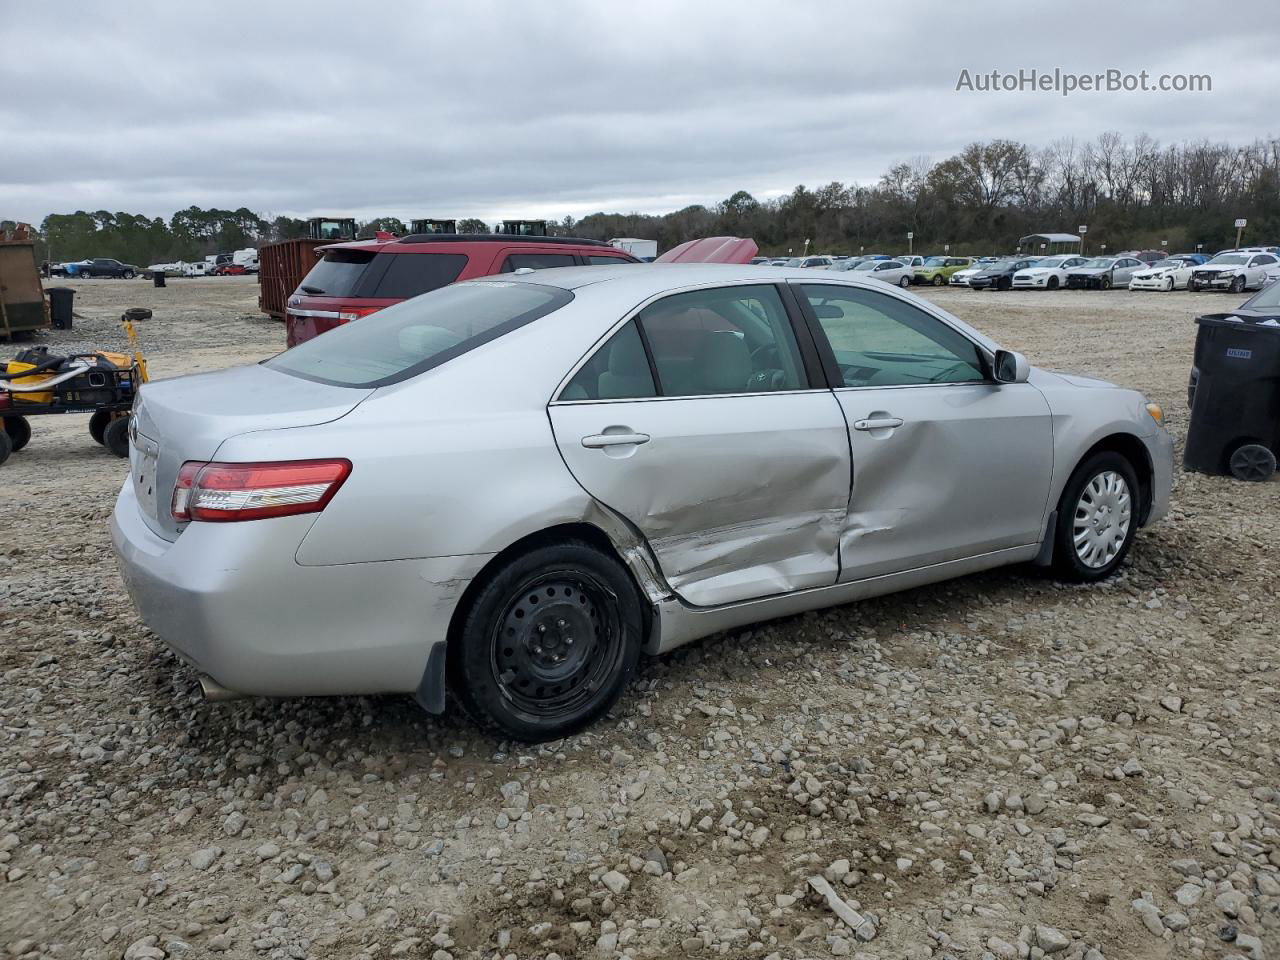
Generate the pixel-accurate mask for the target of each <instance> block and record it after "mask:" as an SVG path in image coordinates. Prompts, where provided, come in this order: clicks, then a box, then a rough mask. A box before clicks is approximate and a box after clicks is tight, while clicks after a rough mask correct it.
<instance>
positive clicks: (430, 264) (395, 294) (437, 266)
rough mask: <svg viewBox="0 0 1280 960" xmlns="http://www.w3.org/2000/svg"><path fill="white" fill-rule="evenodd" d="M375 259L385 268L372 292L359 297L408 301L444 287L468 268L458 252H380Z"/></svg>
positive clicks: (464, 256)
mask: <svg viewBox="0 0 1280 960" xmlns="http://www.w3.org/2000/svg"><path fill="white" fill-rule="evenodd" d="M378 259H379V261H380V262H382V261H385V262H386V269H385V270H384V271H383V272H382V276H381V277H380V278H379V279H378V281H377V284H376V286H375V287H374V288H373V290H372V291H371V292H369V293H361V294H360V295H361V296H366V297H387V298H389V299H395V300H408V299H409V298H410V297H416V296H419V295H420V294H423V293H430V292H431V291H432V290H438V289H440V288H441V287H447V286H448V285H449V284H451V283H453V281H455V280H457V279H458V276H459V275H460V274H461V273H462V270H463V268H464V267H466V265H467V257H466V255H465V254H461V253H383V254H379V255H378ZM374 270H375V271H376V270H377V267H376V266H375V267H374Z"/></svg>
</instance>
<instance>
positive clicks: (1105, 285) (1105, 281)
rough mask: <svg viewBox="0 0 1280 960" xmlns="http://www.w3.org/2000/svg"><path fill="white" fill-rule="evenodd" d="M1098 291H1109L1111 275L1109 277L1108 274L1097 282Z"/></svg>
mask: <svg viewBox="0 0 1280 960" xmlns="http://www.w3.org/2000/svg"><path fill="white" fill-rule="evenodd" d="M1098 289H1099V290H1110V289H1111V275H1110V274H1107V275H1106V276H1104V277H1103V278H1102V279H1101V280H1099V281H1098Z"/></svg>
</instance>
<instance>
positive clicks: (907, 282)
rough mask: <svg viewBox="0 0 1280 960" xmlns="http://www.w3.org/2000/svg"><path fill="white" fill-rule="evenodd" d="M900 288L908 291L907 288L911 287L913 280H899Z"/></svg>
mask: <svg viewBox="0 0 1280 960" xmlns="http://www.w3.org/2000/svg"><path fill="white" fill-rule="evenodd" d="M898 286H900V287H901V288H902V289H903V290H905V289H907V287H909V286H911V278H910V277H902V278H901V279H900V280H898Z"/></svg>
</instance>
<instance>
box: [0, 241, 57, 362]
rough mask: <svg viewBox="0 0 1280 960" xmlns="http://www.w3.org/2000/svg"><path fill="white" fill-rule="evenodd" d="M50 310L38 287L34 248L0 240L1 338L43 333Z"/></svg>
mask: <svg viewBox="0 0 1280 960" xmlns="http://www.w3.org/2000/svg"><path fill="white" fill-rule="evenodd" d="M48 326H49V307H48V305H47V304H46V302H45V298H44V289H43V288H42V286H41V284H40V268H39V266H38V265H37V263H36V247H35V244H34V243H32V242H31V241H30V240H0V336H3V337H7V338H8V339H10V340H12V339H13V338H14V335H15V334H26V333H28V332H29V331H33V330H44V329H47V328H48Z"/></svg>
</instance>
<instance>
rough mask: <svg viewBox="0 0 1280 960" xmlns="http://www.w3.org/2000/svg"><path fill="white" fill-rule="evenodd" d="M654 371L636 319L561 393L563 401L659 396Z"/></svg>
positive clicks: (602, 348) (610, 339)
mask: <svg viewBox="0 0 1280 960" xmlns="http://www.w3.org/2000/svg"><path fill="white" fill-rule="evenodd" d="M657 395H658V391H657V389H656V388H655V387H654V385H653V373H652V372H651V371H650V369H649V361H648V359H647V358H646V357H645V353H644V343H643V342H641V340H640V331H639V330H637V329H636V322H635V321H634V320H632V321H630V322H628V323H627V325H626V326H625V327H623V328H622V329H621V330H619V331H618V332H617V333H615V334H614V335H613V336H612V337H610V338H609V341H608V342H607V343H606V344H605V345H604V346H603V347H601V348H600V349H599V350H597V351H596V352H595V353H594V354H593V355H592V357H591V359H590V360H588V361H587V362H586V363H585V364H584V365H583V366H582V367H580V368H579V370H578V372H577V373H575V374H574V375H573V379H572V380H570V381H569V383H568V384H567V385H566V386H565V388H564V390H562V391H561V392H560V399H561V400H619V399H630V398H643V397H655V396H657Z"/></svg>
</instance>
